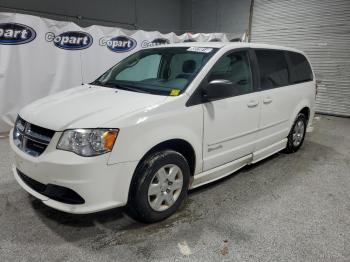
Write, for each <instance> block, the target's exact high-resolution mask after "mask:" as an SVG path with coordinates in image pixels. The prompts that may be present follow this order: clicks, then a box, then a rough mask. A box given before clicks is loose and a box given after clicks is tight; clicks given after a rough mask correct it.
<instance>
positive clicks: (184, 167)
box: [128, 150, 190, 223]
mask: <svg viewBox="0 0 350 262" xmlns="http://www.w3.org/2000/svg"><path fill="white" fill-rule="evenodd" d="M166 165H176V166H177V167H179V168H180V170H181V172H182V178H183V183H182V188H181V192H180V194H179V195H178V198H177V199H176V200H175V202H174V203H173V204H172V205H171V206H169V207H168V208H167V209H166V210H164V211H156V210H154V209H153V208H152V207H151V205H150V203H149V196H148V190H149V186H150V183H152V180H153V179H154V176H155V174H156V173H157V172H158V170H160V169H161V168H162V167H164V166H166ZM189 181H190V168H189V165H188V163H187V161H186V159H185V158H184V157H183V156H182V155H181V154H180V153H178V152H176V151H173V150H164V151H160V152H155V153H153V154H150V155H149V156H148V157H146V158H145V160H143V161H142V163H140V164H139V166H138V167H137V169H136V171H135V174H134V177H133V180H132V183H131V187H130V190H131V191H130V194H129V201H128V214H129V215H130V216H131V217H132V218H134V219H136V220H138V221H140V222H144V223H154V222H158V221H161V220H164V219H166V218H167V217H169V216H170V215H172V214H173V213H175V212H176V210H177V209H178V208H179V207H180V206H181V204H182V203H183V202H184V200H185V199H186V197H187V192H188V187H189Z"/></svg>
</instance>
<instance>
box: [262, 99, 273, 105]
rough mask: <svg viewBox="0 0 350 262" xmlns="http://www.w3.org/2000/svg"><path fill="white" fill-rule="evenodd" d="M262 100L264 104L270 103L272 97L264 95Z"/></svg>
mask: <svg viewBox="0 0 350 262" xmlns="http://www.w3.org/2000/svg"><path fill="white" fill-rule="evenodd" d="M263 102H264V104H265V105H266V104H270V103H271V102H272V98H271V97H266V98H264V100H263Z"/></svg>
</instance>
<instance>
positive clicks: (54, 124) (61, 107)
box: [19, 85, 166, 131]
mask: <svg viewBox="0 0 350 262" xmlns="http://www.w3.org/2000/svg"><path fill="white" fill-rule="evenodd" d="M165 99H166V97H165V96H158V95H152V94H145V93H137V92H131V91H125V90H120V89H113V88H107V87H101V86H92V85H83V86H79V87H76V88H72V89H69V90H66V91H63V92H60V93H57V94H54V95H50V96H47V97H44V98H42V99H39V100H37V101H35V102H33V103H31V104H29V105H28V106H26V107H24V108H23V109H22V110H21V111H20V113H19V114H20V116H21V117H22V118H23V119H24V120H26V121H28V122H30V123H33V124H35V125H38V126H41V127H45V128H48V129H52V130H55V131H63V130H65V129H70V128H96V127H109V126H104V123H107V122H109V121H111V120H114V119H118V118H119V117H124V116H126V115H127V114H130V113H132V112H135V111H139V110H142V109H144V108H147V107H148V106H153V105H154V104H157V103H160V102H162V101H164V100H165ZM111 128H114V126H113V127H111Z"/></svg>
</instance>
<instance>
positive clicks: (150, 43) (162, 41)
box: [141, 38, 170, 48]
mask: <svg viewBox="0 0 350 262" xmlns="http://www.w3.org/2000/svg"><path fill="white" fill-rule="evenodd" d="M169 43H170V41H169V40H168V39H165V38H156V39H154V40H152V41H148V40H144V41H142V43H141V47H142V48H147V47H154V46H158V45H166V44H169Z"/></svg>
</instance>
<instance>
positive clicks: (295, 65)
mask: <svg viewBox="0 0 350 262" xmlns="http://www.w3.org/2000/svg"><path fill="white" fill-rule="evenodd" d="M287 53H288V56H289V60H290V64H291V68H290V71H291V82H292V83H293V84H297V83H302V82H307V81H312V80H313V75H312V70H311V67H310V64H309V62H308V61H307V59H306V57H305V56H303V55H302V54H299V53H295V52H287Z"/></svg>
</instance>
